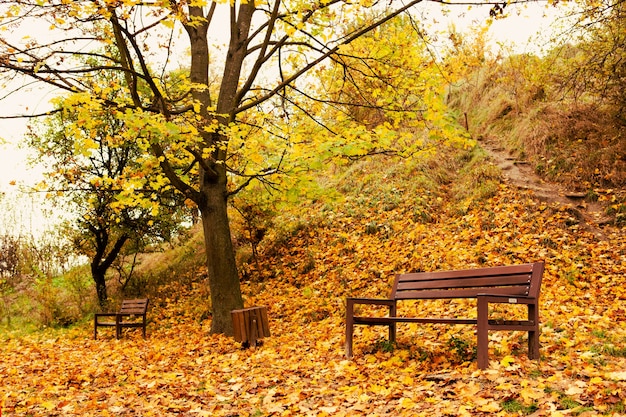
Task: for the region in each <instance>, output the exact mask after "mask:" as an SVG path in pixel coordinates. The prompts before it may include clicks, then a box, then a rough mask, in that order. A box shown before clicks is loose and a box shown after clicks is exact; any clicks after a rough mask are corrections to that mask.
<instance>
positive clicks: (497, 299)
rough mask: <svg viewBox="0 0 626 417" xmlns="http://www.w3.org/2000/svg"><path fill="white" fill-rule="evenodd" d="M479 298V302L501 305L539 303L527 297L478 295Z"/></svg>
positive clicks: (533, 298) (535, 299)
mask: <svg viewBox="0 0 626 417" xmlns="http://www.w3.org/2000/svg"><path fill="white" fill-rule="evenodd" d="M477 298H478V300H479V301H480V300H484V301H483V302H485V301H486V302H487V303H500V304H537V301H538V300H537V298H536V297H529V296H527V295H506V294H478V295H477Z"/></svg>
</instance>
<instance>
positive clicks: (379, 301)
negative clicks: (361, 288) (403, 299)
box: [346, 297, 396, 306]
mask: <svg viewBox="0 0 626 417" xmlns="http://www.w3.org/2000/svg"><path fill="white" fill-rule="evenodd" d="M346 302H347V303H348V304H351V305H355V304H370V305H381V306H394V305H396V300H390V299H387V298H356V297H347V298H346Z"/></svg>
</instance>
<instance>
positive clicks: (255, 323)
mask: <svg viewBox="0 0 626 417" xmlns="http://www.w3.org/2000/svg"><path fill="white" fill-rule="evenodd" d="M230 314H231V317H232V319H233V328H234V331H235V334H234V337H235V340H236V341H238V342H241V343H243V344H244V346H256V345H257V342H258V341H259V340H260V339H263V338H264V337H269V336H270V326H269V321H268V320H267V307H265V306H259V307H250V308H244V309H241V310H233V311H231V312H230Z"/></svg>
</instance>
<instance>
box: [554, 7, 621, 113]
mask: <svg viewBox="0 0 626 417" xmlns="http://www.w3.org/2000/svg"><path fill="white" fill-rule="evenodd" d="M571 19H573V22H574V23H573V25H568V26H567V28H566V30H565V31H564V33H563V36H562V37H561V40H562V41H563V42H564V44H563V45H562V46H560V47H558V48H555V49H554V50H553V51H552V52H551V55H552V59H551V61H552V62H555V65H554V66H555V68H554V69H555V71H553V74H554V77H555V78H556V80H557V81H558V83H559V84H560V86H561V92H562V93H563V94H564V95H565V96H566V97H570V98H573V99H575V100H577V101H588V100H593V101H594V102H597V103H601V104H605V105H609V106H611V107H612V108H613V110H614V112H615V113H616V115H617V116H618V120H620V121H621V123H622V124H624V125H626V110H625V109H626V61H625V58H624V57H625V56H626V3H625V2H624V1H623V0H601V1H583V2H581V4H580V8H579V9H576V13H575V14H574V15H573V16H571V18H570V21H571Z"/></svg>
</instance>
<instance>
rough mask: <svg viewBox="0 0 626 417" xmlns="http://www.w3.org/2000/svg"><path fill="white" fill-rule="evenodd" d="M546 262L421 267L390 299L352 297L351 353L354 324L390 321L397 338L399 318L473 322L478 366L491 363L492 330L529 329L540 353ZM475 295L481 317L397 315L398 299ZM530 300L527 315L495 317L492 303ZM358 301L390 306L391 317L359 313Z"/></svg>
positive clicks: (398, 280) (534, 354)
mask: <svg viewBox="0 0 626 417" xmlns="http://www.w3.org/2000/svg"><path fill="white" fill-rule="evenodd" d="M543 270H544V264H543V262H535V263H529V264H524V265H511V266H499V267H491V268H478V269H467V270H459V271H437V272H418V273H410V274H399V275H396V277H395V281H394V284H393V288H392V290H391V295H390V296H389V299H375V298H352V297H350V298H347V305H346V356H347V357H348V358H351V357H352V339H353V335H354V326H355V325H357V324H362V325H370V326H388V327H389V341H390V342H391V343H394V342H395V340H396V323H446V324H474V325H477V328H478V330H477V334H478V367H479V368H480V369H485V368H487V367H488V366H489V357H488V348H489V346H488V344H489V338H488V332H489V330H520V331H525V332H528V357H529V358H530V359H539V290H540V287H541V279H542V276H543ZM455 298H475V299H477V318H475V319H474V318H440V317H398V316H397V311H398V310H397V309H398V301H402V300H434V299H455ZM496 303H497V304H525V305H526V306H527V307H528V319H527V320H491V319H489V304H496ZM358 304H365V305H376V306H386V307H388V308H389V315H388V316H386V317H363V316H355V315H354V313H355V311H354V307H355V305H358Z"/></svg>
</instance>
